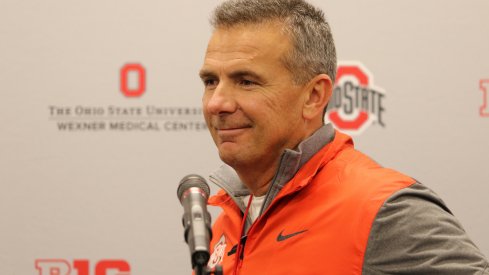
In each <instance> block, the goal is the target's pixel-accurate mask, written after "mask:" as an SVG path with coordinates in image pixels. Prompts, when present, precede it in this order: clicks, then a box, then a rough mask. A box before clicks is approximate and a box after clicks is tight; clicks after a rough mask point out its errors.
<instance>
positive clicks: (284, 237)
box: [277, 229, 307, 242]
mask: <svg viewBox="0 0 489 275" xmlns="http://www.w3.org/2000/svg"><path fill="white" fill-rule="evenodd" d="M306 231H307V229H306V230H302V231H297V232H295V233H292V234H288V235H282V233H284V230H282V231H281V232H280V233H279V234H278V236H277V242H282V241H285V240H287V239H289V238H292V237H294V236H297V235H299V234H301V233H304V232H306Z"/></svg>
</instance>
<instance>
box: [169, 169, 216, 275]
mask: <svg viewBox="0 0 489 275" xmlns="http://www.w3.org/2000/svg"><path fill="white" fill-rule="evenodd" d="M209 193H210V189H209V185H207V183H206V181H205V179H204V178H203V177H201V176H199V175H194V174H192V175H187V176H185V177H184V178H183V179H182V180H181V181H180V184H179V185H178V189H177V195H178V199H179V200H180V203H181V204H182V206H183V209H184V214H183V217H182V222H183V227H184V228H185V232H184V236H185V242H187V244H188V246H189V249H190V256H191V259H192V269H195V268H197V270H198V271H200V270H203V269H204V268H205V266H206V265H207V262H208V261H209V258H210V253H209V243H210V239H211V238H212V230H211V226H210V225H211V216H210V214H209V212H207V199H208V198H209ZM197 273H199V272H197Z"/></svg>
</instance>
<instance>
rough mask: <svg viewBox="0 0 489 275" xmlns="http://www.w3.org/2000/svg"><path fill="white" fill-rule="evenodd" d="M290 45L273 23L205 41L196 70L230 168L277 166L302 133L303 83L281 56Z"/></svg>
mask: <svg viewBox="0 0 489 275" xmlns="http://www.w3.org/2000/svg"><path fill="white" fill-rule="evenodd" d="M290 47H291V45H290V41H289V38H288V37H287V36H285V35H284V34H282V32H281V30H280V27H279V26H278V25H276V24H261V25H248V26H237V27H231V28H221V29H217V30H216V31H215V32H214V33H213V35H212V37H211V39H210V41H209V45H208V48H207V52H206V56H205V60H204V65H203V67H202V69H201V72H200V76H201V78H202V80H203V82H204V85H205V91H204V95H203V99H202V102H203V109H204V116H205V120H206V122H207V126H208V127H209V130H210V133H211V135H212V138H213V139H214V142H215V143H216V145H217V148H218V150H219V156H220V157H221V159H222V160H223V161H224V162H225V163H227V164H229V165H230V166H232V167H235V168H237V167H259V166H262V165H277V164H278V159H279V157H280V155H281V154H282V152H283V150H284V149H285V148H294V147H295V146H296V145H297V144H298V143H299V142H300V141H301V140H302V139H303V138H305V136H304V128H305V123H304V119H303V118H302V106H303V103H304V100H305V99H304V93H303V87H302V86H298V85H295V84H294V83H293V79H292V75H291V73H290V72H289V71H288V70H287V69H286V68H285V66H284V64H283V61H281V58H282V57H283V56H284V54H285V53H286V52H287V51H288V50H289V49H290Z"/></svg>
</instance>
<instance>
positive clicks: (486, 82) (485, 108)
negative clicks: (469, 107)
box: [479, 79, 489, 117]
mask: <svg viewBox="0 0 489 275" xmlns="http://www.w3.org/2000/svg"><path fill="white" fill-rule="evenodd" d="M479 89H480V90H481V92H482V106H481V107H480V109H479V114H480V116H481V117H489V104H488V101H489V99H488V95H487V94H488V93H489V79H481V80H480V82H479Z"/></svg>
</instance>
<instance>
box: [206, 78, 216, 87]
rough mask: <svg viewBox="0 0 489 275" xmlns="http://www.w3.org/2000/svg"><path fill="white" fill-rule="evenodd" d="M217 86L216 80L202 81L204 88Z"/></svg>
mask: <svg viewBox="0 0 489 275" xmlns="http://www.w3.org/2000/svg"><path fill="white" fill-rule="evenodd" d="M216 85H217V80H216V79H204V86H206V87H215V86H216Z"/></svg>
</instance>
